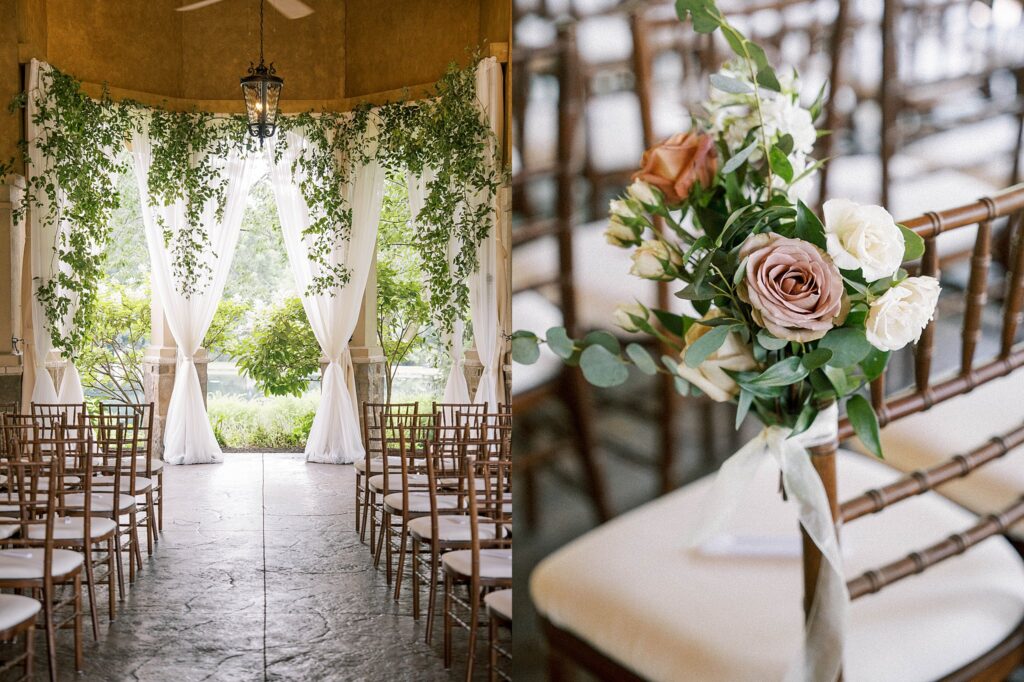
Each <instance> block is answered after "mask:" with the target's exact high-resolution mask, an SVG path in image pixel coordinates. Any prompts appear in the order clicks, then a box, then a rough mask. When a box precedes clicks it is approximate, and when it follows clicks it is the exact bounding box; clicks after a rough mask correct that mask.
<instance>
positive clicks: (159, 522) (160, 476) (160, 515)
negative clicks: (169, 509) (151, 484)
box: [156, 469, 164, 533]
mask: <svg viewBox="0 0 1024 682" xmlns="http://www.w3.org/2000/svg"><path fill="white" fill-rule="evenodd" d="M156 481H157V485H158V486H159V487H160V494H159V495H158V496H157V502H156V504H157V510H156V527H157V530H159V531H160V532H161V533H162V532H164V472H163V469H161V470H160V471H159V472H158V473H157V475H156Z"/></svg>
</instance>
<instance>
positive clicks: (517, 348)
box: [512, 334, 540, 365]
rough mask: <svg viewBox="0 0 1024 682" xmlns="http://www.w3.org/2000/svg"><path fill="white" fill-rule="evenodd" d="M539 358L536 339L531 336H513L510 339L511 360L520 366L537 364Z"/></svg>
mask: <svg viewBox="0 0 1024 682" xmlns="http://www.w3.org/2000/svg"><path fill="white" fill-rule="evenodd" d="M539 357H540V345H539V344H538V342H537V337H536V336H534V335H533V334H530V335H529V336H526V335H523V336H513V337H512V360H513V362H518V363H519V364H520V365H532V364H533V363H535V362H537V359H538V358H539Z"/></svg>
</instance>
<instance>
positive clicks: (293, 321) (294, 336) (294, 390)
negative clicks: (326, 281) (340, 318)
mask: <svg viewBox="0 0 1024 682" xmlns="http://www.w3.org/2000/svg"><path fill="white" fill-rule="evenodd" d="M234 352H235V358H236V360H237V362H238V368H239V370H241V373H242V375H243V376H246V377H248V378H250V379H252V380H253V381H254V382H256V386H257V387H259V389H260V390H261V391H263V393H264V394H266V395H294V396H301V395H302V394H303V393H304V392H305V390H306V387H307V386H308V385H309V382H310V379H312V378H314V377H316V375H317V372H319V370H320V344H318V343H317V341H316V337H315V336H313V329H312V328H311V327H310V326H309V320H308V319H306V311H305V310H303V309H302V301H301V300H299V299H298V298H296V297H292V298H288V299H285V300H284V301H283V302H281V303H279V304H277V305H274V306H271V307H269V308H267V309H266V310H265V311H264V312H263V314H262V315H261V316H260V319H259V320H257V322H256V324H255V325H254V326H253V330H252V333H251V334H249V335H248V337H247V338H245V339H243V340H242V341H240V342H239V343H238V344H236V346H235V348H234Z"/></svg>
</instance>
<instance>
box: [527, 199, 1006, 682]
mask: <svg viewBox="0 0 1024 682" xmlns="http://www.w3.org/2000/svg"><path fill="white" fill-rule="evenodd" d="M1022 211H1024V186H1019V187H1014V188H1011V189H1009V190H1006V191H1004V192H1001V193H998V194H995V195H993V196H991V197H989V198H985V199H982V200H981V201H978V202H976V203H973V204H970V205H967V206H964V207H960V208H957V209H952V210H948V211H942V212H936V213H929V214H927V215H925V216H923V217H921V218H918V219H914V220H911V221H908V222H907V223H906V224H907V226H908V227H910V228H911V229H913V230H914V231H915V232H917V233H918V234H919V235H920V236H922V237H923V238H924V239H925V243H926V251H925V255H924V257H923V259H922V261H921V265H920V268H919V269H920V270H921V271H923V272H924V273H925V274H932V275H934V274H937V272H938V267H939V253H938V248H937V237H938V236H939V234H941V233H945V232H948V231H953V230H965V229H972V228H973V229H976V235H977V236H976V240H975V248H974V257H973V258H972V260H971V277H970V280H971V285H970V286H969V287H968V291H967V292H966V294H958V293H957V292H950V293H951V294H952V295H953V296H961V297H962V299H963V301H964V302H963V308H962V310H963V313H962V316H961V318H962V319H960V320H959V321H958V323H957V322H954V325H957V326H959V328H960V338H961V345H960V346H961V347H960V348H959V351H960V352H959V353H957V355H958V356H959V358H955V359H959V363H958V366H954V367H953V369H952V372H947V371H945V368H944V367H942V366H941V365H940V361H941V359H942V358H941V357H940V353H939V352H938V351H939V350H940V349H939V348H938V347H937V345H936V342H937V340H938V339H939V338H942V337H941V336H940V334H941V332H942V326H943V324H945V321H944V318H945V317H947V315H946V313H947V312H948V310H949V303H948V301H949V298H950V296H949V295H947V296H946V297H944V305H943V306H940V313H939V315H938V316H937V318H936V320H935V321H933V322H932V323H931V324H930V325H929V326H928V327H927V329H926V330H925V332H924V334H923V335H922V337H921V340H920V342H919V344H918V345H917V347H916V348H915V349H914V350H913V353H914V357H915V379H914V384H913V386H911V387H910V388H907V389H903V390H897V391H896V392H894V393H892V394H888V393H887V392H886V377H885V376H884V375H883V376H881V377H879V378H878V379H877V380H875V381H874V382H872V385H871V389H870V395H871V400H872V403H873V405H874V407H875V410H876V412H877V413H878V415H879V419H880V422H881V423H882V424H887V423H891V422H897V421H899V420H902V419H904V418H907V417H908V416H910V415H913V414H916V413H918V412H922V411H926V410H929V409H933V408H937V407H938V406H941V405H942V404H943V403H947V401H950V403H957V402H959V403H961V404H967V402H968V401H969V397H966V396H965V397H964V398H963V399H962V400H955V399H956V398H957V397H958V396H961V395H964V394H969V393H970V392H971V391H972V390H978V389H981V388H982V387H983V386H984V385H985V384H987V383H988V382H991V381H994V380H996V379H998V378H999V377H1004V376H1007V375H1011V376H1012V374H1013V373H1014V372H1015V371H1016V370H1018V369H1020V368H1021V366H1024V347H1022V343H1021V342H1020V341H1019V331H1020V328H1019V327H1020V320H1021V312H1022V306H1024V260H1021V259H1024V254H1022V252H1021V251H1020V250H1019V249H1018V250H1017V251H1015V254H1014V268H1013V269H1012V271H1011V274H1010V275H1009V282H1010V286H1009V291H1010V294H1009V295H1008V296H1007V297H1006V298H1005V300H1004V301H1003V302H1002V311H1001V316H1000V318H1001V324H1000V325H999V327H1000V328H999V329H998V332H997V333H996V334H995V337H996V338H995V339H994V342H993V343H988V340H987V339H985V338H984V336H982V335H981V332H982V330H983V327H982V325H981V320H982V319H983V317H984V313H985V305H986V301H985V291H986V287H985V282H986V280H987V276H988V269H989V261H990V259H989V254H990V248H991V235H992V231H993V225H994V223H995V222H997V221H999V220H1001V219H1005V218H1007V217H1012V218H1013V219H1014V220H1015V221H1016V220H1019V219H1020V214H1021V212H1022ZM1015 224H1016V225H1018V226H1019V223H1015ZM1019 229H1020V228H1019V227H1017V228H1015V231H1019ZM947 341H948V339H947ZM954 347H955V346H954ZM983 349H984V350H983ZM982 350H983V352H986V353H989V352H990V353H991V355H990V356H989V357H988V358H987V359H986V360H984V361H980V362H979V361H978V360H977V359H976V355H977V354H978V352H979V351H982ZM961 427H962V428H967V429H971V428H972V427H971V426H968V425H965V424H963V423H962V422H961ZM884 432H885V429H883V433H884ZM852 434H853V429H852V426H851V425H850V423H849V421H848V420H847V419H846V418H843V419H841V420H840V422H839V425H838V436H839V439H840V440H843V439H847V438H850V437H851V436H852ZM987 435H989V434H981V433H979V434H977V436H978V441H982V440H983V439H984V438H985V437H986V436H987ZM1021 444H1024V429H1020V428H1018V429H1016V430H1013V431H1010V432H1008V433H1003V434H1001V435H999V436H996V437H995V438H993V439H992V440H990V441H989V442H988V443H985V444H984V445H982V446H981V447H979V448H977V449H976V450H974V451H972V452H970V453H967V454H961V455H956V456H954V457H952V458H951V459H949V460H947V461H943V462H941V463H939V464H936V465H934V466H932V467H930V468H928V469H925V470H921V471H916V472H914V473H912V474H910V475H902V474H901V473H900V472H898V471H896V470H894V469H892V468H891V467H889V466H887V465H885V464H883V463H881V462H878V461H876V460H874V458H869V457H865V456H863V455H859V454H855V453H851V452H849V451H846V450H840V449H839V448H838V443H837V442H832V443H826V444H823V445H820V446H817V447H814V448H812V449H811V462H812V464H813V466H814V468H815V470H816V471H817V472H818V473H819V475H820V476H821V479H822V481H823V483H824V487H825V490H826V493H827V495H828V500H829V502H830V504H831V507H832V509H833V515H834V516H835V518H836V520H837V522H841V531H842V532H841V543H842V544H843V545H844V546H845V547H847V548H849V550H848V551H847V552H845V553H844V563H845V568H846V575H847V576H848V578H849V579H848V581H847V588H848V591H849V594H850V598H851V599H852V600H854V605H853V608H852V610H851V612H850V621H849V624H848V626H847V631H846V639H845V642H844V652H845V655H844V671H843V677H844V679H850V680H857V679H871V680H881V679H909V678H911V677H912V678H915V679H939V678H941V679H1002V678H1004V677H1006V676H1007V675H1008V674H1009V672H1010V671H1011V670H1013V669H1014V668H1015V667H1017V666H1019V665H1021V663H1022V661H1024V583H1022V581H1021V579H1022V578H1024V561H1022V560H1021V557H1020V556H1019V555H1018V554H1017V553H1016V552H1015V551H1014V549H1013V547H1012V546H1011V545H1010V544H1009V543H1008V542H1007V541H1006V540H1005V539H1001V538H998V537H993V536H999V535H1000V534H1002V533H1005V532H1006V531H1007V529H1009V528H1010V527H1011V526H1012V525H1013V524H1014V523H1018V522H1020V521H1021V520H1024V501H1021V500H1022V496H1021V492H1022V490H1021V489H1017V491H1016V494H1015V496H1014V499H1012V500H1010V501H1009V502H1008V504H1007V505H1006V506H1005V507H1004V508H1001V509H994V510H991V511H986V512H985V514H984V516H982V517H980V518H979V517H978V516H975V515H973V514H971V513H969V512H967V511H965V510H964V509H963V508H961V507H959V506H958V505H955V504H953V503H951V502H949V501H948V500H945V499H943V498H942V497H941V496H939V495H937V494H935V492H934V489H935V487H936V486H940V485H942V484H944V483H948V482H950V481H952V480H954V479H957V478H961V477H964V476H967V475H968V474H970V473H971V472H974V471H977V470H978V469H979V468H980V467H982V466H984V465H986V464H988V463H989V462H992V461H994V460H996V459H998V458H999V457H1002V456H1003V455H1004V453H1006V452H1007V451H1008V450H1010V449H1012V448H1014V447H1016V446H1018V445H1021ZM887 454H889V453H887ZM894 456H895V455H894ZM777 482H778V474H777V472H774V471H772V470H771V468H765V469H763V470H762V472H761V473H759V474H758V475H757V477H756V478H755V481H754V483H753V484H752V486H751V488H750V491H749V492H748V495H747V498H746V499H745V500H744V502H743V505H742V506H741V507H740V509H739V510H738V511H737V517H738V519H737V523H736V526H738V527H742V528H743V529H744V530H745V531H746V532H750V531H751V530H752V531H753V532H754V533H758V534H761V535H777V534H779V533H781V532H785V530H786V529H787V528H789V529H790V535H789V537H790V539H792V540H794V541H795V540H796V536H795V534H793V532H792V529H794V528H795V515H796V513H795V510H793V509H792V508H791V507H787V506H786V504H785V503H783V502H782V501H781V500H780V499H779V497H778V495H777V492H776V490H777ZM710 483H711V482H710V480H702V481H699V482H697V483H695V484H692V485H691V486H687V487H685V488H683V489H681V490H679V491H677V492H676V493H673V494H671V495H668V496H666V497H663V498H661V499H660V500H657V501H655V502H653V503H651V504H649V505H646V506H644V507H641V508H640V509H637V510H634V511H633V512H632V513H631V514H630V515H629V517H627V518H623V519H622V520H621V521H619V522H618V523H616V524H609V525H608V526H605V527H603V528H599V529H597V530H596V531H593V532H591V533H589V534H588V535H585V536H583V537H582V538H580V539H578V540H577V541H576V542H574V543H573V545H571V546H570V547H568V548H565V549H563V550H561V551H559V552H557V553H556V554H555V555H553V556H551V557H549V558H548V559H546V560H545V562H543V563H542V564H541V566H540V567H538V569H537V570H536V571H535V572H534V574H533V576H532V578H531V594H532V596H533V599H534V602H535V603H536V604H537V606H538V610H539V611H540V613H541V616H542V619H543V622H544V627H545V631H546V634H547V636H548V640H549V644H550V645H551V648H552V650H553V652H554V653H555V659H554V660H553V662H552V664H553V666H555V667H556V668H557V666H558V665H559V664H560V663H561V662H562V661H564V660H566V659H568V660H572V661H574V662H576V663H578V664H580V665H583V666H584V667H586V668H587V669H588V670H590V671H591V672H594V673H596V674H598V675H599V676H604V677H614V678H615V679H629V680H634V679H645V678H648V679H660V678H670V677H671V678H679V677H693V678H699V679H706V680H715V679H741V678H748V677H759V678H775V677H779V676H781V674H782V672H783V671H784V670H785V667H786V665H787V664H788V662H789V661H788V660H787V659H788V657H789V656H791V655H792V654H793V653H794V652H797V651H798V649H799V646H798V644H799V642H800V641H801V640H802V638H803V617H798V613H797V611H796V609H795V608H794V607H795V606H796V605H797V604H799V603H800V601H801V600H800V590H799V587H798V585H800V583H801V582H802V587H803V589H802V592H803V600H802V601H803V605H804V608H805V609H809V608H810V606H811V604H813V602H814V594H815V589H816V586H817V584H818V583H817V578H818V574H819V570H820V567H821V562H822V557H821V556H820V553H819V552H818V551H817V548H816V546H815V545H814V544H813V543H811V542H809V541H806V540H805V541H804V542H803V543H802V544H803V551H802V552H800V550H799V545H798V544H797V543H796V542H793V543H792V545H788V544H787V545H786V546H785V548H784V551H783V552H780V553H777V555H776V556H772V557H754V556H751V554H749V553H747V554H746V555H745V556H742V555H741V556H732V557H731V558H730V559H726V558H725V557H723V556H722V550H720V549H718V550H716V549H714V548H702V549H701V550H699V551H693V552H688V551H686V550H685V548H684V546H683V545H682V542H681V541H680V540H679V539H678V536H679V533H678V527H677V526H678V521H679V519H686V518H690V517H692V516H694V515H696V514H698V513H699V510H700V508H701V506H702V504H703V502H704V492H705V491H706V490H707V489H708V488H709V486H710ZM864 490H867V492H863V493H861V491H864ZM851 493H854V494H853V495H851ZM856 493H861V494H856ZM844 498H845V501H843V502H840V500H842V499H844ZM855 521H856V523H854V522H855ZM730 530H731V529H730ZM986 540H987V542H983V541H986ZM910 550H914V551H910ZM801 555H802V561H797V556H801ZM727 556H728V555H727ZM787 557H791V558H789V559H787ZM901 557H902V558H901ZM953 557H958V558H957V559H956V561H950V562H947V561H946V560H947V559H951V558H953ZM894 558H895V560H894ZM584 567H586V570H584ZM801 570H802V573H803V580H802V581H800V580H799V579H798V578H796V576H797V574H798V573H800V572H801ZM640 575H643V576H644V577H645V579H644V580H643V581H640V582H642V583H643V585H642V586H641V585H634V584H630V582H631V580H632V581H635V579H636V577H637V576H640ZM905 579H906V582H902V581H904V580H905ZM897 582H900V586H899V587H898V588H896V587H893V588H890V586H892V585H894V584H895V583H897ZM882 590H884V591H885V595H883V596H881V597H877V598H871V599H866V597H868V596H869V595H871V594H874V593H876V592H879V591H882ZM667 604H671V607H670V608H669V607H668V606H666V605H667ZM609 613H614V614H615V616H616V618H615V622H611V623H610V622H607V621H606V622H604V623H601V622H599V617H598V618H595V616H597V614H603V615H604V616H605V617H607V614H609ZM688 614H699V617H698V616H696V615H694V616H692V617H690V616H688ZM977 614H985V615H984V617H983V618H980V619H979V618H977V617H976V616H977ZM769 623H770V627H766V624H769ZM616 638H617V639H616ZM893 641H899V642H900V647H898V652H897V651H893V655H891V656H890V655H883V654H881V653H880V652H883V651H887V650H888V649H887V647H890V645H891V642H893ZM738 643H742V646H743V651H742V655H739V654H740V653H741V652H739V651H738V650H737V648H736V647H737V646H740V645H739V644H738Z"/></svg>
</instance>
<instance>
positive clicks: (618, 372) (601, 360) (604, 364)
mask: <svg viewBox="0 0 1024 682" xmlns="http://www.w3.org/2000/svg"><path fill="white" fill-rule="evenodd" d="M580 368H581V369H582V370H583V377H584V378H585V379H586V380H587V381H588V382H590V383H591V384H593V385H594V386H597V387H599V388H608V387H611V386H618V385H620V384H622V383H625V381H626V379H628V378H629V369H628V368H627V367H626V365H625V364H624V363H623V362H622V360H620V359H619V357H618V356H617V355H613V354H612V353H610V352H608V349H607V348H605V347H604V346H600V345H594V346H588V347H587V349H586V350H584V351H583V354H582V355H581V356H580Z"/></svg>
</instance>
